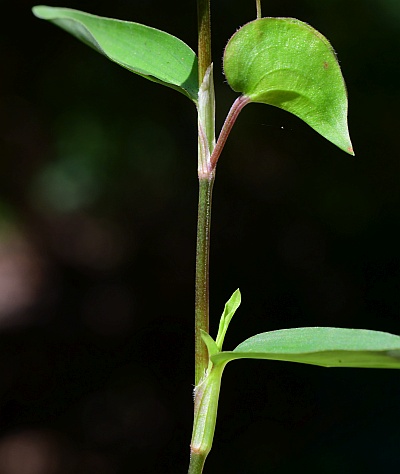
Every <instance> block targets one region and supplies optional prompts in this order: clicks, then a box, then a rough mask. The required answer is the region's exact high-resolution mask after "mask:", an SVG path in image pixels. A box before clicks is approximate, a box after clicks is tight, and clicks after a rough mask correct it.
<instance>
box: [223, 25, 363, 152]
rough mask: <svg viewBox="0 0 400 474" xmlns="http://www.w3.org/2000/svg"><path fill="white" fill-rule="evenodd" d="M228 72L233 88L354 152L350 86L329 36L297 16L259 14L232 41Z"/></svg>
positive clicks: (227, 52)
mask: <svg viewBox="0 0 400 474" xmlns="http://www.w3.org/2000/svg"><path fill="white" fill-rule="evenodd" d="M224 71H225V76H226V79H227V81H228V83H229V85H230V86H231V87H232V89H233V90H235V91H237V92H241V93H243V94H244V95H246V96H247V97H249V98H250V99H251V101H252V102H260V103H263V104H269V105H274V106H276V107H279V108H281V109H283V110H286V111H288V112H291V113H292V114H294V115H297V116H298V117H299V118H301V119H302V120H304V121H305V122H306V123H307V124H308V125H310V126H311V127H312V128H313V129H314V130H316V131H317V132H318V133H320V134H321V135H322V136H323V137H325V138H326V139H328V140H329V141H331V142H332V143H334V144H335V145H337V146H338V147H339V148H341V149H342V150H344V151H346V152H347V153H350V154H351V155H354V152H353V148H352V145H351V141H350V137H349V132H348V127H347V94H346V86H345V83H344V80H343V76H342V73H341V71H340V67H339V64H338V61H337V59H336V55H335V52H334V50H333V49H332V46H331V45H330V43H329V41H328V40H327V39H326V38H325V37H324V36H322V35H321V33H319V32H318V31H316V30H315V29H314V28H312V27H311V26H309V25H307V24H306V23H303V22H301V21H299V20H296V19H294V18H261V19H258V20H255V21H252V22H250V23H248V24H247V25H245V26H243V27H242V28H241V29H240V30H239V31H237V32H236V33H235V34H234V35H233V36H232V38H231V39H230V40H229V42H228V44H227V46H226V49H225V53H224Z"/></svg>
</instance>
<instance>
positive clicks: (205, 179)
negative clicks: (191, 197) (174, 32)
mask: <svg viewBox="0 0 400 474" xmlns="http://www.w3.org/2000/svg"><path fill="white" fill-rule="evenodd" d="M197 13H198V34H199V43H198V47H199V51H198V61H199V84H200V91H199V101H198V117H199V120H198V125H199V130H198V136H199V156H198V171H199V206H198V219H197V247H196V289H195V384H196V385H198V384H199V383H200V380H201V379H202V378H203V376H204V374H205V371H206V369H207V366H208V352H207V347H206V345H205V344H204V342H203V340H202V339H201V331H200V330H201V329H202V330H203V331H205V332H207V333H208V331H209V329H208V327H209V325H208V308H209V290H208V275H209V271H208V264H209V255H210V224H211V202H212V188H213V184H214V176H215V173H214V171H212V170H211V167H210V156H211V153H212V151H213V148H214V146H215V126H214V117H215V99H214V82H213V78H212V65H211V24H210V0H197Z"/></svg>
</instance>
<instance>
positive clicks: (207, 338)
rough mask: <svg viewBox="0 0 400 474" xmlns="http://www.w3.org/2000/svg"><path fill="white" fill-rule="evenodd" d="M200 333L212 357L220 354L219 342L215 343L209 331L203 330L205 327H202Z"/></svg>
mask: <svg viewBox="0 0 400 474" xmlns="http://www.w3.org/2000/svg"><path fill="white" fill-rule="evenodd" d="M200 333H201V338H202V339H203V342H204V344H205V345H206V346H207V349H208V356H209V357H211V356H213V355H215V354H218V352H219V348H218V346H217V344H215V341H214V339H213V338H212V337H211V336H210V335H209V334H208V333H207V332H205V331H203V329H200Z"/></svg>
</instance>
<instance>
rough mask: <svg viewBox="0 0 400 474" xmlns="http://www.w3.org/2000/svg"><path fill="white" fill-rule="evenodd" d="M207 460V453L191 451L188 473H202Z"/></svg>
mask: <svg viewBox="0 0 400 474" xmlns="http://www.w3.org/2000/svg"><path fill="white" fill-rule="evenodd" d="M205 461H206V455H205V454H200V453H191V454H190V464H189V470H188V474H201V473H202V472H203V467H204V463H205Z"/></svg>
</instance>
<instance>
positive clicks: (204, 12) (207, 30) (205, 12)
mask: <svg viewBox="0 0 400 474" xmlns="http://www.w3.org/2000/svg"><path fill="white" fill-rule="evenodd" d="M197 28H198V34H199V39H198V46H199V51H198V60H199V84H201V83H202V82H203V79H204V75H205V73H206V71H207V69H208V68H209V66H210V64H211V62H212V60H211V14H210V0H197Z"/></svg>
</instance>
